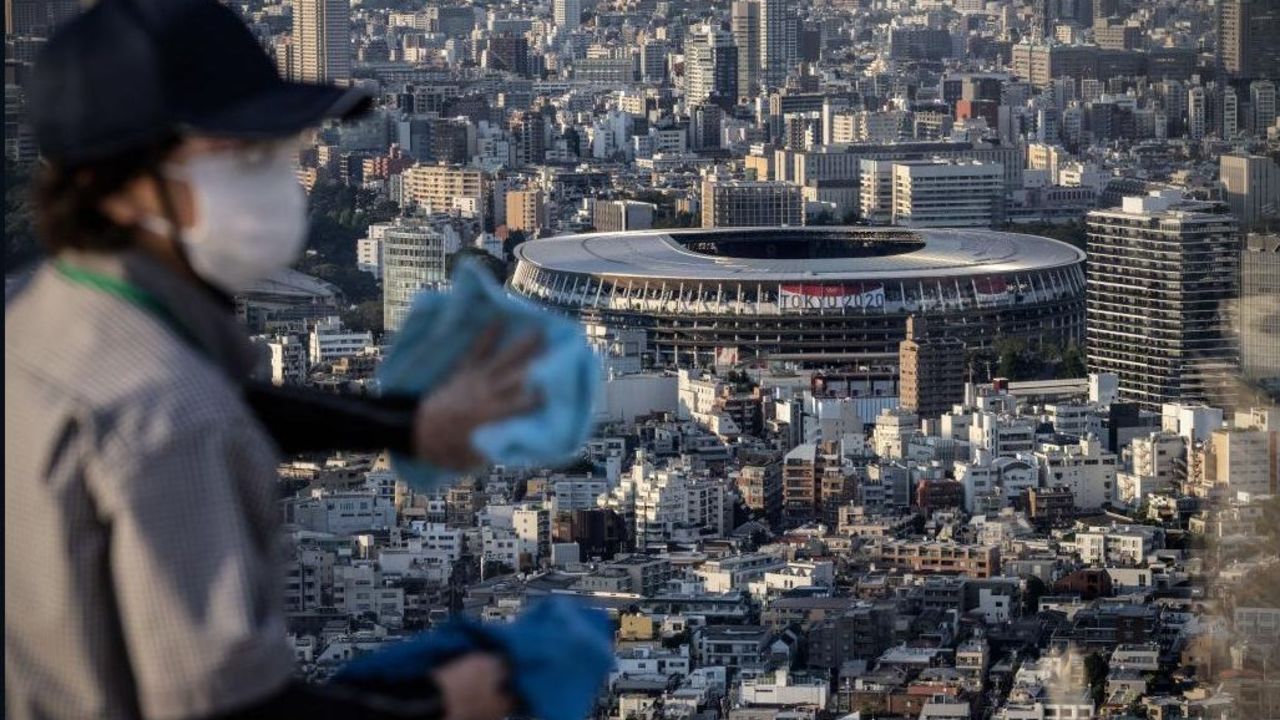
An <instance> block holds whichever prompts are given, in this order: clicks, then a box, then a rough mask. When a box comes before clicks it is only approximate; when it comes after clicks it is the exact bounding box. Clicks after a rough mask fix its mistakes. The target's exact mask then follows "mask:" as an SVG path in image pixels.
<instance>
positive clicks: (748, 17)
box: [5, 0, 1280, 720]
mask: <svg viewBox="0 0 1280 720" xmlns="http://www.w3.org/2000/svg"><path fill="white" fill-rule="evenodd" d="M83 4H84V3H79V2H75V1H72V0H61V1H54V0H47V1H46V0H6V2H5V19H6V65H5V70H6V72H5V155H6V165H5V170H6V180H5V185H6V266H7V270H6V273H7V274H6V286H7V287H8V286H10V285H13V286H15V287H16V286H20V285H21V283H22V282H23V280H24V278H25V277H26V276H28V275H29V273H30V269H31V268H32V267H34V266H35V264H36V263H38V262H39V261H40V260H41V251H40V249H39V246H38V243H37V242H36V240H35V238H36V231H35V229H34V228H33V219H32V209H31V203H30V201H29V200H28V199H27V198H28V193H29V191H30V189H31V186H32V183H33V178H34V177H35V176H36V175H37V174H38V172H39V169H38V168H39V157H38V150H37V146H36V139H35V136H34V134H33V131H32V128H31V127H30V125H29V123H28V120H27V111H28V106H29V103H30V94H29V83H30V81H31V77H32V72H33V63H35V61H36V58H37V57H38V54H39V52H40V50H41V48H42V47H43V46H44V45H45V43H46V41H47V40H48V38H49V36H50V34H51V33H52V32H53V30H54V29H55V28H56V27H57V26H59V24H60V23H62V22H65V21H66V20H67V19H68V18H71V17H73V16H74V15H75V14H76V13H77V12H79V11H80V10H81V9H82V5H83ZM224 4H225V5H227V6H229V7H231V8H233V9H234V10H235V11H236V13H237V14H238V16H239V17H240V18H241V19H242V20H243V21H244V22H245V23H246V24H247V26H248V27H249V28H250V30H251V31H252V33H253V35H254V37H255V38H256V39H257V40H258V41H259V43H260V44H261V46H262V47H263V48H264V49H265V50H266V52H267V53H269V55H270V57H271V59H272V60H273V62H274V63H275V67H276V69H277V70H278V71H279V73H280V74H281V76H282V77H285V78H289V79H291V80H296V81H304V82H311V83H335V84H338V85H341V86H344V87H358V88H361V89H363V90H365V91H366V92H367V93H368V94H369V95H370V96H371V97H372V98H373V107H372V110H371V112H370V113H369V114H367V115H365V116H364V117H361V118H359V119H356V120H353V121H349V122H338V121H330V122H328V123H327V124H325V125H324V126H323V127H322V128H320V129H319V130H318V131H317V132H315V133H313V134H308V135H306V136H305V137H304V138H303V141H302V142H301V144H300V147H299V151H298V154H297V158H296V163H295V172H296V175H297V178H298V180H299V182H300V183H301V184H302V186H303V187H304V188H305V189H306V191H307V193H308V197H309V207H310V229H309V235H308V245H307V251H306V255H305V256H304V257H303V259H302V260H301V261H299V262H298V263H297V264H296V265H295V266H294V267H293V268H291V269H288V270H285V271H281V272H278V273H276V274H274V275H272V276H271V277H270V278H268V279H266V280H262V281H260V282H257V283H255V284H253V285H252V286H251V287H249V288H248V289H246V290H243V291H241V292H239V293H237V294H236V296H235V304H236V313H237V316H238V319H239V320H240V321H241V323H242V324H243V325H244V326H245V327H246V328H247V330H248V332H249V333H250V334H251V335H252V337H253V341H254V343H255V344H256V346H257V348H258V350H259V351H260V352H261V353H262V363H261V365H262V367H261V369H260V373H261V375H262V376H263V378H264V379H269V380H270V381H271V382H273V383H275V384H277V385H286V386H309V387H312V388H322V389H325V390H330V391H335V392H336V391H344V392H345V391H354V392H359V393H369V394H377V393H378V392H379V386H378V381H377V373H378V368H379V367H380V366H381V363H382V360H383V357H384V356H385V355H386V354H387V353H388V352H389V351H390V348H391V347H392V346H393V345H394V343H395V340H396V337H397V334H398V333H399V332H400V331H401V330H402V329H403V328H404V327H405V323H406V320H407V318H408V317H409V313H410V311H411V309H412V308H413V306H414V301H415V299H417V298H418V297H419V295H420V293H423V292H437V291H441V292H447V291H448V290H449V288H450V286H451V277H452V276H453V273H454V271H455V269H456V268H457V267H459V265H460V264H462V263H464V262H468V261H471V262H480V263H482V264H483V266H484V267H485V268H487V269H488V270H490V271H492V273H493V275H494V276H495V278H498V279H501V281H502V282H504V283H505V288H506V291H507V292H508V293H510V294H511V295H513V296H516V297H519V298H523V299H524V300H527V301H528V302H530V303H532V304H535V305H537V306H539V307H541V308H544V309H546V310H548V311H549V312H553V313H556V314H559V315H563V316H566V317H570V318H572V319H573V320H574V321H575V322H577V323H578V324H579V326H580V327H581V328H582V329H583V332H584V334H585V336H586V339H587V342H588V343H589V344H590V346H591V348H592V350H593V351H594V354H595V357H596V359H597V360H598V362H599V363H600V366H601V368H602V372H601V379H600V383H599V386H598V393H597V394H598V399H597V402H596V405H595V408H594V409H593V415H594V421H595V431H594V433H593V435H592V438H591V439H590V440H589V441H588V442H587V444H586V446H585V447H584V448H582V450H581V452H580V453H579V456H578V457H577V459H576V460H575V461H574V462H572V463H570V464H569V465H567V466H564V467H554V468H541V467H516V466H507V465H491V466H489V467H487V468H485V469H484V470H483V471H480V472H476V473H471V474H468V475H465V476H463V477H461V478H459V479H458V480H457V481H456V482H454V483H452V484H450V485H448V486H446V487H439V488H425V487H421V486H414V485H412V484H410V483H406V482H405V478H404V477H401V476H400V475H398V474H397V470H396V466H395V465H394V464H393V463H392V460H391V457H390V455H389V454H388V453H367V452H366V453H336V454H327V453H319V454H317V453H312V454H301V455H297V456H290V457H287V458H284V459H282V461H281V463H280V464H279V466H278V468H277V474H278V489H279V496H280V500H279V514H280V518H281V519H282V521H283V523H284V524H285V529H286V531H287V534H288V539H289V550H288V553H289V554H288V560H287V577H286V578H284V582H285V586H286V609H287V620H288V626H289V627H288V638H289V642H290V644H291V646H292V648H293V650H294V655H295V657H296V659H297V661H298V667H299V671H300V673H301V674H303V675H305V676H306V677H307V678H308V679H309V680H314V681H322V680H326V679H328V678H330V677H331V676H333V674H334V673H335V672H336V671H337V669H338V668H339V667H340V666H341V665H342V664H343V663H345V662H347V661H349V660H351V659H352V658H354V657H358V656H361V655H363V654H366V653H369V652H372V651H375V650H377V649H379V648H383V647H387V646H389V645H390V644H393V643H396V642H399V641H401V640H403V639H404V638H406V637H408V636H410V635H412V634H413V633H415V632H418V631H422V630H427V629H430V628H432V627H437V626H439V625H440V624H441V623H443V622H444V621H445V620H446V618H448V617H450V616H453V615H456V614H463V615H466V616H470V617H475V618H481V619H485V620H504V619H509V618H511V617H513V616H514V615H516V614H517V613H518V612H519V611H520V610H521V609H522V608H525V607H526V606H528V605H530V604H531V603H532V602H533V601H535V600H536V599H538V598H541V597H544V596H548V595H553V594H564V595H573V596H576V597H579V598H581V599H583V600H584V601H585V602H586V603H587V604H590V605H593V606H595V607H599V608H603V609H605V610H607V611H608V612H609V615H610V617H611V619H612V620H613V622H614V624H615V628H616V634H615V642H616V648H615V663H616V667H615V669H614V670H613V672H612V673H611V675H610V678H609V682H608V686H607V688H605V689H604V691H603V692H601V694H600V696H599V697H598V699H597V701H596V703H595V706H594V708H593V710H592V715H591V716H592V717H595V718H601V719H605V718H608V719H609V720H658V719H659V718H662V719H667V718H670V719H673V720H674V719H680V720H685V719H693V718H697V719H698V720H765V718H774V717H782V718H788V719H789V720H831V719H834V718H848V719H849V720H855V719H856V720H870V719H871V718H911V719H912V720H914V719H916V718H919V719H920V720H963V719H964V718H981V719H983V720H1083V719H1085V718H1098V717H1101V718H1117V719H1119V718H1124V719H1125V720H1128V719H1129V718H1150V719H1152V720H1157V719H1159V720H1181V719H1186V720H1191V719H1192V718H1197V719H1198V718H1204V719H1205V720H1227V719H1234V718H1240V719H1242V720H1275V719H1277V718H1280V550H1277V548H1280V407H1278V406H1277V403H1278V402H1280V112H1278V110H1277V94H1276V93H1277V90H1276V86H1277V83H1280V0H1217V2H1216V3H1211V2H1206V1H1204V0H1192V1H1190V2H1178V1H1176V0H1025V1H1023V0H731V1H730V0H725V1H723V2H721V1H719V0H716V1H714V2H707V1H696V0H547V1H546V2H542V1H538V2H530V1H527V0H512V1H510V2H485V3H480V4H474V5H472V4H463V3H455V2H450V1H445V0H441V1H439V2H437V1H435V0H363V1H360V0H283V1H277V0H239V1H237V2H225V3H224ZM10 551H11V552H12V551H13V549H12V548H10Z"/></svg>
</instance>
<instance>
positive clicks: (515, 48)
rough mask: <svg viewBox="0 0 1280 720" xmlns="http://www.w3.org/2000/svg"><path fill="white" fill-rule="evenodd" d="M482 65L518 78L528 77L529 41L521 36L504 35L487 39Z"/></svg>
mask: <svg viewBox="0 0 1280 720" xmlns="http://www.w3.org/2000/svg"><path fill="white" fill-rule="evenodd" d="M483 65H484V66H485V67H487V68H491V69H494V70H506V71H507V72H510V73H515V74H516V75H520V76H526V77H527V76H528V75H529V41H528V39H526V38H525V37H524V36H523V35H512V34H504V35H497V36H494V37H491V38H489V47H488V48H487V49H486V50H485V52H484V56H483Z"/></svg>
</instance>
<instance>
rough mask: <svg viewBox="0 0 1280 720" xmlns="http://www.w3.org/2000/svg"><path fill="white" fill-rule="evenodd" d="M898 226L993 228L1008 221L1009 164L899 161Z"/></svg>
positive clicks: (896, 180)
mask: <svg viewBox="0 0 1280 720" xmlns="http://www.w3.org/2000/svg"><path fill="white" fill-rule="evenodd" d="M892 173H893V175H892V177H893V224H894V225H903V226H906V227H992V226H994V225H997V224H999V223H1001V222H1002V221H1003V218H1004V191H1005V183H1004V166H1003V165H1001V164H999V163H981V162H975V161H956V162H940V161H936V160H919V161H901V162H897V163H894V165H893V170H892Z"/></svg>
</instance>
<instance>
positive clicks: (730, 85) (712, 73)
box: [684, 25, 738, 104]
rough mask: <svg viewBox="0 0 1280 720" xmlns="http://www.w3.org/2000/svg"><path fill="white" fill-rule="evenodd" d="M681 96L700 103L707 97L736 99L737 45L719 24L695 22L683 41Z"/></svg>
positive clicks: (733, 101) (732, 100)
mask: <svg viewBox="0 0 1280 720" xmlns="http://www.w3.org/2000/svg"><path fill="white" fill-rule="evenodd" d="M684 73H685V98H686V101H687V102H688V103H689V104H700V103H704V102H706V101H707V99H708V98H713V97H714V98H722V99H724V100H727V101H728V102H730V103H736V102H737V99H738V48H737V47H736V46H734V44H733V36H732V35H730V34H729V33H727V32H724V31H723V30H720V29H719V28H714V27H710V26H706V25H703V26H699V27H697V28H695V29H694V30H693V31H692V32H691V34H690V36H689V38H688V39H687V40H686V41H685V69H684Z"/></svg>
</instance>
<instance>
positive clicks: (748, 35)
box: [729, 0, 760, 97]
mask: <svg viewBox="0 0 1280 720" xmlns="http://www.w3.org/2000/svg"><path fill="white" fill-rule="evenodd" d="M729 28H730V31H731V32H732V33H733V44H734V45H736V46H737V48H738V94H739V95H741V96H742V97H755V95H756V94H757V93H758V92H759V91H760V0H734V2H733V5H732V6H731V8H730V11H729Z"/></svg>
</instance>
